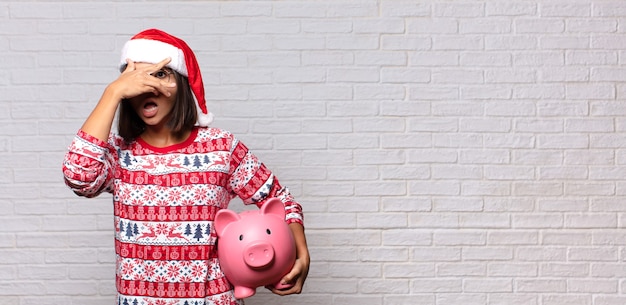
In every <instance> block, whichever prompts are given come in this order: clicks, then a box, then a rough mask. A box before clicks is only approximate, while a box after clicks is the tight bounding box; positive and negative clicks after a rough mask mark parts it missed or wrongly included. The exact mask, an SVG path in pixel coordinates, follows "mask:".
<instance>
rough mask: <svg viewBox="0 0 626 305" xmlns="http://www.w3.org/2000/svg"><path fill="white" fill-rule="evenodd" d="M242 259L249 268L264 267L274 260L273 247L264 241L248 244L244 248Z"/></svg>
mask: <svg viewBox="0 0 626 305" xmlns="http://www.w3.org/2000/svg"><path fill="white" fill-rule="evenodd" d="M243 259H244V261H245V262H246V264H247V265H248V266H249V267H250V268H254V269H261V268H264V267H266V266H268V265H270V264H271V263H272V262H273V261H274V247H272V245H271V244H269V243H266V242H257V243H253V244H250V245H248V246H247V247H246V248H245V250H244V258H243Z"/></svg>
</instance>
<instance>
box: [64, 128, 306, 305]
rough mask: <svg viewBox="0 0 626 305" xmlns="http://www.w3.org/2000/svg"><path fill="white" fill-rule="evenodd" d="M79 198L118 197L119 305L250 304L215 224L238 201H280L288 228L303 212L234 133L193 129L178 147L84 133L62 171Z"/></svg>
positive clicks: (116, 220)
mask: <svg viewBox="0 0 626 305" xmlns="http://www.w3.org/2000/svg"><path fill="white" fill-rule="evenodd" d="M63 173H64V177H65V183H66V184H67V185H68V186H69V187H70V188H71V189H72V190H73V191H74V192H75V193H76V194H77V195H79V196H85V197H95V196H98V195H99V194H101V193H103V192H108V193H112V195H113V205H114V221H115V253H116V287H117V291H118V298H117V304H118V305H209V304H242V303H243V302H242V301H241V300H237V299H235V297H234V296H233V291H232V286H231V285H230V283H228V281H227V280H226V278H225V277H224V274H223V273H222V271H221V270H220V265H219V258H218V257H217V251H216V250H217V249H216V243H215V241H216V234H215V230H214V228H213V220H214V218H215V214H216V213H217V211H219V210H220V209H223V208H227V207H228V203H229V201H230V200H231V199H233V198H234V197H235V196H238V197H239V198H241V199H242V201H243V202H244V203H245V204H256V205H258V206H261V205H262V204H263V203H264V202H265V201H266V199H268V198H272V197H277V198H280V199H281V200H282V201H283V202H284V204H285V210H286V217H285V221H286V222H287V223H293V222H297V223H301V224H302V220H303V214H302V208H301V206H300V204H299V203H298V202H296V201H295V200H294V198H293V197H292V195H291V194H290V193H289V191H288V189H287V188H284V187H281V185H280V184H279V182H278V180H277V178H276V177H275V176H274V175H273V174H272V172H271V171H270V170H268V169H267V168H266V167H265V165H264V164H263V163H261V162H260V161H259V160H258V158H257V157H256V156H255V155H254V154H252V153H251V152H250V151H249V150H248V148H247V147H246V146H245V145H244V144H243V143H242V142H240V141H239V140H237V139H236V138H235V137H234V136H233V135H232V134H231V133H229V132H227V131H224V130H221V129H217V128H204V127H198V128H195V129H194V130H193V131H192V133H191V135H190V136H189V138H188V139H187V140H186V141H185V142H183V143H180V144H176V145H173V146H169V147H165V148H157V147H153V146H151V145H149V144H147V143H146V142H145V141H143V140H142V139H141V138H138V139H137V140H135V141H132V142H130V143H126V142H125V141H124V140H123V139H122V138H121V137H120V136H118V135H115V134H112V135H111V137H110V138H109V140H108V142H104V141H101V140H99V139H97V138H95V137H93V136H91V135H89V134H87V133H85V132H83V131H79V132H78V134H77V135H76V137H75V138H74V140H73V142H72V144H71V145H70V146H69V149H68V152H67V153H66V155H65V159H64V162H63Z"/></svg>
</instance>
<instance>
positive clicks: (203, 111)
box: [120, 29, 213, 127]
mask: <svg viewBox="0 0 626 305" xmlns="http://www.w3.org/2000/svg"><path fill="white" fill-rule="evenodd" d="M167 57H170V58H171V59H172V61H170V63H168V64H167V65H166V67H169V68H170V69H172V70H174V71H176V72H178V73H179V74H182V75H184V76H186V77H187V79H188V80H189V86H190V87H191V91H192V92H193V95H194V97H195V100H196V107H197V109H198V122H197V124H198V125H199V126H204V127H206V126H209V124H211V122H212V121H213V114H212V113H210V112H209V111H208V109H207V106H206V100H205V99H204V84H203V83H202V75H201V74H200V67H199V66H198V61H197V60H196V56H195V55H194V54H193V51H192V50H191V48H189V46H188V45H187V43H185V42H184V41H183V40H182V39H180V38H177V37H174V36H172V35H170V34H168V33H165V32H163V31H161V30H157V29H149V30H145V31H142V32H140V33H138V34H137V35H135V36H133V37H132V38H131V39H130V40H129V41H127V42H126V44H124V48H122V57H121V62H120V67H121V68H124V67H125V66H126V59H130V60H132V61H135V62H145V63H152V64H156V63H158V62H160V61H162V60H163V59H165V58H167Z"/></svg>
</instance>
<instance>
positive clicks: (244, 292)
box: [235, 286, 256, 299]
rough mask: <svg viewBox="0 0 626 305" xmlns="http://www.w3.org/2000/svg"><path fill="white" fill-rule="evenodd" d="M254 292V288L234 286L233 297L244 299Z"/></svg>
mask: <svg viewBox="0 0 626 305" xmlns="http://www.w3.org/2000/svg"><path fill="white" fill-rule="evenodd" d="M255 293H256V289H253V288H250V287H243V286H235V297H236V298H238V299H245V298H247V297H251V296H253V295H254V294H255Z"/></svg>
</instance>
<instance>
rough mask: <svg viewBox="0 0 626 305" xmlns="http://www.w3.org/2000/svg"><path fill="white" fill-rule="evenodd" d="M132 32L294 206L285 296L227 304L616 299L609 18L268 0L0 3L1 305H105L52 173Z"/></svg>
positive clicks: (618, 5)
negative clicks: (145, 32)
mask: <svg viewBox="0 0 626 305" xmlns="http://www.w3.org/2000/svg"><path fill="white" fill-rule="evenodd" d="M147 27H160V28H162V29H164V30H167V31H169V32H172V33H174V34H176V35H179V36H181V37H183V38H184V39H186V40H187V42H188V43H189V44H190V45H191V46H192V48H194V49H195V51H196V54H197V56H198V59H199V62H200V64H201V66H202V69H203V70H202V71H203V74H204V80H205V85H206V89H207V98H208V100H209V101H210V108H211V110H212V111H213V112H214V113H215V114H216V118H217V119H216V125H217V126H220V127H223V128H226V129H229V130H231V131H233V132H235V133H236V134H238V135H239V137H240V138H242V139H243V140H244V141H245V142H246V143H247V144H248V145H249V146H250V147H252V148H253V149H254V150H255V151H256V153H257V154H258V155H259V156H260V157H261V158H262V159H263V160H265V162H266V163H267V164H268V165H269V166H270V167H271V168H272V169H274V170H275V171H276V172H277V174H278V175H279V177H282V179H281V180H282V181H283V183H284V184H287V185H289V186H290V187H291V189H292V190H293V191H294V193H295V194H296V195H297V197H298V198H299V199H300V200H301V201H302V203H303V204H304V207H305V211H306V225H307V228H308V229H307V235H308V240H309V246H310V251H311V255H312V265H311V271H310V275H309V278H308V281H307V285H306V287H305V291H304V293H303V294H302V295H300V296H296V297H288V298H279V297H276V296H273V295H271V294H269V293H266V292H263V291H261V292H260V293H259V294H258V295H257V296H255V297H253V298H252V299H249V300H248V302H247V303H248V304H265V303H273V304H291V303H298V304H311V305H313V304H316V305H318V304H319V305H321V304H337V305H340V304H341V305H343V304H371V305H397V304H411V305H416V304H417V305H473V304H476V305H479V304H480V305H500V304H501V305H565V304H567V305H623V304H626V280H624V278H626V233H625V232H626V231H625V230H624V229H625V227H626V203H625V202H624V199H625V196H626V183H625V182H624V180H625V179H626V150H624V147H626V127H625V126H626V102H625V101H624V98H625V97H626V86H625V85H624V84H623V82H624V81H625V80H626V68H624V65H625V64H626V51H624V50H625V49H626V31H625V28H626V2H624V1H623V0H601V1H600V0H598V1H596V0H580V1H579V0H576V1H570V0H513V1H502V0H485V1H476V0H467V1H412V0H379V1H374V0H333V1H297V0H286V1H192V2H176V3H174V2H168V1H163V2H161V1H155V2H123V1H110V2H109V1H93V2H54V1H44V2H19V1H18V2H6V1H4V2H2V3H0V67H2V68H1V69H0V305H9V304H10V305H16V304H19V305H31V304H32V305H34V304H38V305H41V304H50V305H52V304H54V305H57V304H81V305H82V304H89V305H99V304H102V305H104V304H107V305H110V304H113V302H114V290H115V289H114V282H113V275H114V270H113V265H114V255H113V247H112V246H113V243H112V242H113V241H112V233H111V230H112V216H111V214H112V207H111V204H110V197H108V196H103V197H102V198H98V199H93V200H86V199H82V198H78V197H76V196H74V195H73V194H72V193H71V192H70V191H69V190H68V189H67V188H66V187H65V186H64V185H63V183H62V180H61V172H60V166H61V164H60V163H61V160H62V157H63V154H64V151H65V148H66V146H67V145H68V144H69V142H70V140H71V138H72V137H73V135H74V133H75V132H76V130H77V129H78V128H79V126H80V125H81V123H82V121H83V120H84V118H85V117H86V115H87V114H88V113H89V111H90V110H91V109H92V107H93V105H94V104H95V103H96V101H97V100H98V98H99V96H100V93H101V92H102V90H103V88H104V86H105V85H106V84H107V83H108V82H110V81H111V80H112V79H114V78H115V77H116V75H117V73H118V72H117V69H116V64H117V61H118V56H119V51H120V48H121V45H122V43H123V42H124V41H126V40H127V39H128V38H129V37H130V35H132V34H134V33H136V32H138V31H140V30H142V29H144V28H147ZM234 207H235V208H236V209H240V208H241V207H240V206H239V203H238V202H234Z"/></svg>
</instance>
